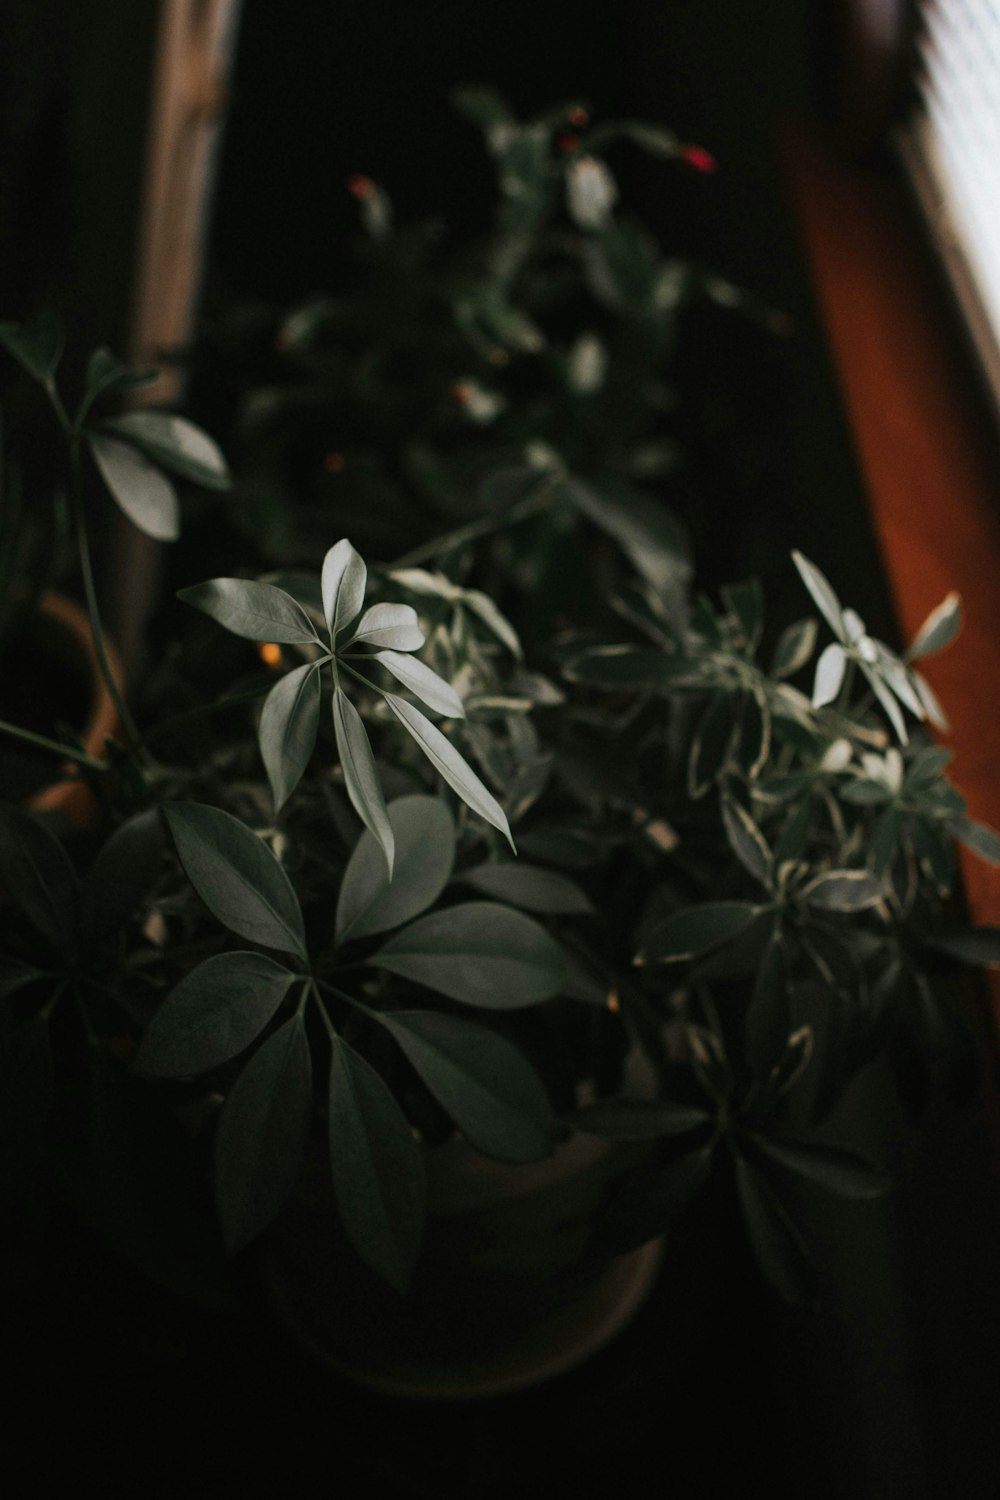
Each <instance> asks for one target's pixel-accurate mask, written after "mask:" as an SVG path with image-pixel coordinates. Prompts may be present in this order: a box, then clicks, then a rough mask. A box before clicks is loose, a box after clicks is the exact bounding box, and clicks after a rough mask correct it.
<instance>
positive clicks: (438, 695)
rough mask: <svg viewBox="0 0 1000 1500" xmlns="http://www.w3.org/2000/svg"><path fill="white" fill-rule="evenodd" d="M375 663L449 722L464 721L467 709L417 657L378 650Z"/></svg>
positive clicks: (447, 686)
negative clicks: (379, 664) (454, 720)
mask: <svg viewBox="0 0 1000 1500" xmlns="http://www.w3.org/2000/svg"><path fill="white" fill-rule="evenodd" d="M375 660H376V661H377V662H380V663H381V664H382V666H383V667H385V669H386V671H387V672H391V673H392V675H393V677H395V678H396V679H397V681H399V682H401V683H402V684H403V686H404V687H408V688H409V689H410V692H411V693H415V694H416V696H417V697H418V698H419V699H420V700H421V701H422V702H423V703H426V704H427V707H428V708H432V709H433V710H434V712H435V713H438V714H443V715H444V716H445V718H446V719H464V718H465V707H464V705H463V703H462V700H461V698H460V697H459V696H458V694H457V693H456V692H455V689H454V688H453V687H452V686H451V684H450V683H448V682H445V680H444V678H443V677H439V676H438V674H437V673H436V672H434V671H432V670H431V668H430V667H428V666H425V665H424V663H423V662H422V661H420V660H419V658H418V657H416V656H404V655H403V654H402V653H401V652H399V651H376V653H375Z"/></svg>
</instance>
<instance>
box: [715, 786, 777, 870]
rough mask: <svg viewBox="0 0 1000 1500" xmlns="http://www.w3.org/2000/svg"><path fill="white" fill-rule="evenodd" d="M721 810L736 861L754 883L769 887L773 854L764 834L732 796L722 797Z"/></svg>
mask: <svg viewBox="0 0 1000 1500" xmlns="http://www.w3.org/2000/svg"><path fill="white" fill-rule="evenodd" d="M721 807H722V822H723V826H724V827H725V830H726V837H727V839H728V840H729V846H730V848H731V849H732V851H733V853H734V854H735V855H736V858H737V859H738V860H739V862H740V864H741V865H742V866H743V868H744V869H745V870H746V871H748V873H749V874H751V875H752V876H753V878H754V879H755V880H759V881H760V883H761V884H762V885H768V884H769V883H770V880H771V865H772V855H771V851H770V849H769V848H768V845H767V840H766V839H765V837H764V835H763V834H762V833H761V831H760V829H759V828H758V827H757V824H756V823H755V822H754V820H753V818H751V816H750V814H749V813H748V812H747V810H746V808H744V807H742V806H741V805H740V803H739V802H737V801H736V799H735V798H734V797H730V796H723V797H722V799H721Z"/></svg>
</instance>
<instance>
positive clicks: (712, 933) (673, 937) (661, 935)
mask: <svg viewBox="0 0 1000 1500" xmlns="http://www.w3.org/2000/svg"><path fill="white" fill-rule="evenodd" d="M764 910H765V908H764V907H763V906H754V905H753V904H752V903H751V902H749V901H706V902H705V903H704V905H702V906H691V907H688V908H687V909H686V910H685V911H679V912H675V913H674V915H673V916H672V917H669V918H668V919H667V921H666V922H665V923H664V924H663V926H662V927H658V928H656V929H655V930H654V931H653V932H652V933H651V934H650V936H649V938H648V940H647V943H646V946H645V948H644V949H643V950H642V952H641V953H640V954H639V955H638V957H637V958H636V959H635V962H636V963H638V964H655V963H677V962H679V961H680V960H681V959H689V958H697V957H698V956H699V955H700V954H702V953H710V952H711V951H712V949H713V948H718V947H720V946H721V945H722V944H723V943H729V942H731V941H732V940H733V938H735V937H739V935H740V933H741V932H745V931H746V929H747V928H748V927H749V926H750V924H751V922H754V921H756V919H757V918H758V917H759V916H760V914H761V912H762V911H764Z"/></svg>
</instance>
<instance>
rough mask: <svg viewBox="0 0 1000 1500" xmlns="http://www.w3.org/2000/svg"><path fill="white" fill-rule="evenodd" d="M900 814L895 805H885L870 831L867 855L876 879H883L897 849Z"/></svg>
mask: <svg viewBox="0 0 1000 1500" xmlns="http://www.w3.org/2000/svg"><path fill="white" fill-rule="evenodd" d="M900 823H901V815H900V812H899V809H898V808H896V807H887V808H886V810H885V812H884V813H883V814H882V816H881V817H880V818H879V820H878V822H877V823H876V824H875V829H874V832H873V833H872V841H871V849H870V851H869V857H870V862H871V869H872V874H873V875H874V876H875V879H876V880H884V879H885V876H886V875H887V874H888V872H889V868H890V866H891V865H892V862H893V860H894V859H895V857H896V854H897V853H898V851H899V829H900Z"/></svg>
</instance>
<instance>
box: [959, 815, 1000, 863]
mask: <svg viewBox="0 0 1000 1500" xmlns="http://www.w3.org/2000/svg"><path fill="white" fill-rule="evenodd" d="M948 826H949V828H950V830H951V832H952V833H953V834H954V836H955V838H957V839H959V840H960V841H961V842H962V843H963V844H964V845H965V847H966V848H967V849H971V850H972V852H973V854H978V855H979V858H980V859H985V860H986V861H987V863H988V864H991V865H1000V833H997V832H996V830H995V829H993V828H988V827H987V825H986V824H985V823H977V822H976V821H975V820H974V819H973V818H953V819H951V821H950V822H949V824H948Z"/></svg>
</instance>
